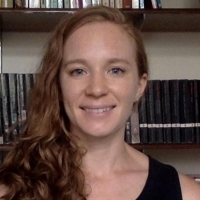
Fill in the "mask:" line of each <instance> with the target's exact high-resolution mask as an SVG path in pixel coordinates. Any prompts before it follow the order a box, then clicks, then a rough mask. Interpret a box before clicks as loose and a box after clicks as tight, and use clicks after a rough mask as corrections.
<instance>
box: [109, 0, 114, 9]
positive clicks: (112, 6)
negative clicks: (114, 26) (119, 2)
mask: <svg viewBox="0 0 200 200" xmlns="http://www.w3.org/2000/svg"><path fill="white" fill-rule="evenodd" d="M110 7H111V8H115V0H110Z"/></svg>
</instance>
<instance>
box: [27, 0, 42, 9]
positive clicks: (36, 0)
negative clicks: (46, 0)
mask: <svg viewBox="0 0 200 200" xmlns="http://www.w3.org/2000/svg"><path fill="white" fill-rule="evenodd" d="M29 8H40V0H29Z"/></svg>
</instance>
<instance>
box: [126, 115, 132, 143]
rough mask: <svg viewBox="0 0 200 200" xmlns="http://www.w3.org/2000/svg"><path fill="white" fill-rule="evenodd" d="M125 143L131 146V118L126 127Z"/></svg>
mask: <svg viewBox="0 0 200 200" xmlns="http://www.w3.org/2000/svg"><path fill="white" fill-rule="evenodd" d="M124 138H125V141H126V142H127V143H128V144H130V143H131V141H132V139H131V120H130V117H129V118H128V120H127V121H126V126H125V136H124Z"/></svg>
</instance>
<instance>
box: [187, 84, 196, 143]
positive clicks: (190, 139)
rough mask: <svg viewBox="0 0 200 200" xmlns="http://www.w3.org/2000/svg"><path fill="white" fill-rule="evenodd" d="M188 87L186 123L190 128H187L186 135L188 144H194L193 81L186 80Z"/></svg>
mask: <svg viewBox="0 0 200 200" xmlns="http://www.w3.org/2000/svg"><path fill="white" fill-rule="evenodd" d="M188 85H189V106H188V109H189V111H188V112H189V116H188V123H189V124H190V127H189V131H190V134H187V140H188V142H191V143H195V131H194V130H195V129H194V127H195V123H194V122H195V113H194V109H195V107H194V81H193V80H188Z"/></svg>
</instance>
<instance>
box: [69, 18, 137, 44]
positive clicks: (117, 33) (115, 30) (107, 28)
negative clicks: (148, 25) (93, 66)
mask: <svg viewBox="0 0 200 200" xmlns="http://www.w3.org/2000/svg"><path fill="white" fill-rule="evenodd" d="M88 34H89V35H90V36H91V34H92V36H93V37H94V36H95V35H98V36H102V37H105V38H109V37H110V38H113V39H118V40H120V39H124V38H126V39H128V40H129V42H135V41H134V36H132V35H133V34H130V31H127V30H125V28H124V27H123V26H122V25H119V24H115V23H112V22H109V21H101V22H99V21H94V22H89V23H86V24H84V25H82V26H80V27H78V28H77V29H75V30H74V31H73V32H72V33H71V34H70V35H69V37H68V38H66V41H65V43H66V42H67V41H68V40H70V39H71V38H75V37H77V38H80V39H81V38H84V37H85V38H86V37H87V35H88ZM80 35H81V36H82V37H80Z"/></svg>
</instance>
